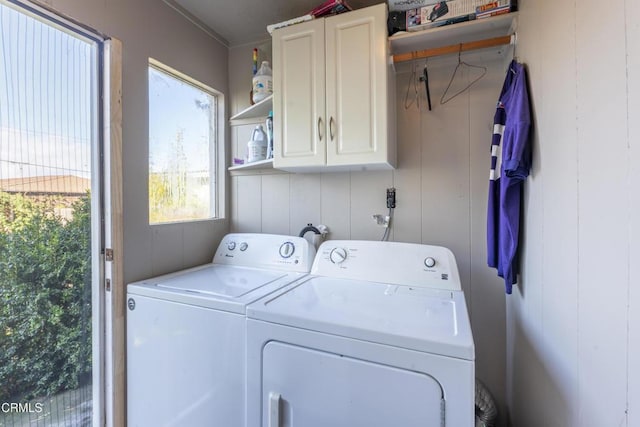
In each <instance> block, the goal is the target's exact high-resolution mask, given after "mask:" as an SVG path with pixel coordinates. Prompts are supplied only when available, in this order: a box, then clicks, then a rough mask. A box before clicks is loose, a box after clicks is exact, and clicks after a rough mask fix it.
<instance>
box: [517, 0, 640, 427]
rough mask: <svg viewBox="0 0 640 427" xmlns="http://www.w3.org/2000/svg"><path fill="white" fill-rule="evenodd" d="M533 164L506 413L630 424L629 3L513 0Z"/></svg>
mask: <svg viewBox="0 0 640 427" xmlns="http://www.w3.org/2000/svg"><path fill="white" fill-rule="evenodd" d="M520 10H521V11H520V18H521V19H520V26H519V32H518V40H519V46H518V55H519V56H520V58H521V60H523V61H524V62H526V63H527V64H528V67H529V71H530V76H529V77H530V82H531V95H532V103H533V109H534V111H535V122H536V125H535V140H534V169H533V175H532V177H531V179H530V180H529V181H528V183H527V188H526V202H525V227H524V228H525V234H526V236H525V243H524V248H525V250H524V254H523V260H524V268H523V280H522V286H520V287H519V288H518V289H517V290H516V291H514V294H513V295H512V297H511V298H509V299H508V307H507V308H508V310H507V311H508V316H507V329H508V357H507V359H508V363H509V369H508V374H507V379H508V395H509V407H510V413H511V418H512V424H513V425H514V426H518V427H527V426H550V427H552V426H562V427H567V426H576V427H589V426H600V427H601V426H638V425H640V413H639V411H640V390H639V388H640V300H639V297H640V287H639V286H638V283H639V279H640V263H639V262H638V259H639V258H638V255H640V192H639V191H638V188H640V170H639V165H640V152H639V149H640V145H639V144H640V127H639V126H640V124H639V121H640V120H639V119H640V102H639V95H640V87H639V83H638V82H639V81H640V28H639V24H638V17H639V16H640V5H638V2H634V1H625V0H614V1H610V2H607V3H606V6H605V5H604V4H603V3H602V2H599V1H595V0H588V1H580V2H575V1H573V0H571V1H569V0H560V1H558V0H522V1H521V2H520Z"/></svg>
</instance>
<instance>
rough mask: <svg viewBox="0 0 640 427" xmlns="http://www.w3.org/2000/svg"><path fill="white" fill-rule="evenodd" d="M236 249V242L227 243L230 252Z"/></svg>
mask: <svg viewBox="0 0 640 427" xmlns="http://www.w3.org/2000/svg"><path fill="white" fill-rule="evenodd" d="M235 248H236V242H229V243H227V249H229V250H230V251H232V250H234V249H235Z"/></svg>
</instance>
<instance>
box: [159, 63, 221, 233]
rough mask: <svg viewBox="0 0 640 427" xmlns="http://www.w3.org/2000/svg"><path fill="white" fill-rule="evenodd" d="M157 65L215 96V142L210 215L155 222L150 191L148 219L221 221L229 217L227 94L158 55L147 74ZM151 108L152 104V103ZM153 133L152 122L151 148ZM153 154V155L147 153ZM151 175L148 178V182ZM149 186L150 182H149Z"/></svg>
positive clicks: (211, 151) (212, 126) (211, 153)
mask: <svg viewBox="0 0 640 427" xmlns="http://www.w3.org/2000/svg"><path fill="white" fill-rule="evenodd" d="M150 68H153V69H155V70H156V71H159V72H162V73H165V74H168V75H169V76H170V77H173V78H175V79H176V80H179V81H182V82H183V83H185V84H188V85H191V86H193V87H195V88H197V89H199V90H202V91H203V92H206V93H208V94H209V95H211V96H212V97H213V98H214V99H215V113H214V115H213V117H211V121H210V129H209V133H210V136H211V138H212V139H213V142H211V140H210V142H209V144H210V146H209V168H210V170H209V182H210V186H209V200H210V202H209V204H210V206H209V214H210V216H209V217H207V218H198V219H185V220H172V221H163V222H153V223H152V222H151V218H150V211H151V206H150V204H149V201H150V200H149V194H148V193H147V207H148V212H147V221H148V224H149V226H151V227H156V226H162V225H170V224H193V223H198V222H203V221H214V222H215V221H221V220H224V219H226V217H227V211H226V182H225V180H226V174H225V165H226V163H225V159H226V157H225V156H226V149H225V148H226V139H225V126H224V124H225V96H224V93H223V92H221V91H219V90H217V89H215V88H213V87H211V86H209V85H207V84H205V83H203V82H201V81H199V80H197V79H195V78H193V77H191V76H189V75H188V74H185V73H184V72H182V71H179V70H177V69H175V68H173V67H171V66H170V65H167V64H165V63H163V62H161V61H159V60H157V59H155V58H152V57H149V61H148V64H147V76H148V75H149V69H150ZM148 91H149V82H148V81H147V100H149V96H148ZM148 107H149V106H148ZM150 135H151V123H148V129H147V148H149V149H150V147H149V140H150ZM212 145H213V146H212ZM147 157H149V155H148V156H147ZM147 173H148V174H150V173H151V170H150V169H149V168H147ZM148 180H149V175H148V177H147V183H148ZM147 189H148V185H147Z"/></svg>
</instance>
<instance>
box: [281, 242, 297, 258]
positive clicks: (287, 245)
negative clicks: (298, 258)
mask: <svg viewBox="0 0 640 427" xmlns="http://www.w3.org/2000/svg"><path fill="white" fill-rule="evenodd" d="M295 251H296V245H294V244H293V243H292V242H284V243H283V244H282V245H280V256H281V257H282V258H289V257H291V255H293V253H294V252H295Z"/></svg>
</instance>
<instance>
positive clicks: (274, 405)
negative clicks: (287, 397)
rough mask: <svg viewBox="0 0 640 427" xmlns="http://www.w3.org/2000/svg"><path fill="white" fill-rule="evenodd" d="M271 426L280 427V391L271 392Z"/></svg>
mask: <svg viewBox="0 0 640 427" xmlns="http://www.w3.org/2000/svg"><path fill="white" fill-rule="evenodd" d="M268 411H269V427H280V393H276V392H274V391H272V392H270V393H269V409H268Z"/></svg>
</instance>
